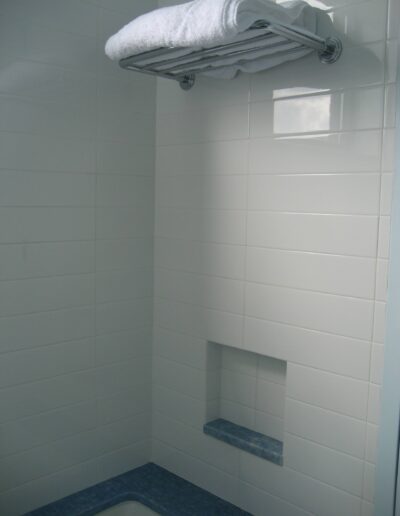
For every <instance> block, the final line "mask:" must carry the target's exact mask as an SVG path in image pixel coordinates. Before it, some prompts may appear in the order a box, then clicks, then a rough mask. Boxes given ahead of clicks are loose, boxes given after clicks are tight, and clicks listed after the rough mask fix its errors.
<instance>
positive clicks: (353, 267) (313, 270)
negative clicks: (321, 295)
mask: <svg viewBox="0 0 400 516" xmlns="http://www.w3.org/2000/svg"><path fill="white" fill-rule="evenodd" d="M246 269H247V271H246V279H247V280H249V281H252V282H260V283H266V284H269V285H279V286H282V287H292V288H299V289H305V290H315V291H319V292H326V293H329V294H339V295H345V296H354V297H362V298H367V299H372V298H373V295H374V281H375V280H374V278H375V261H374V260H372V259H369V258H357V257H350V256H334V255H329V254H320V253H309V252H307V253H305V252H296V251H282V250H279V249H266V248H260V247H248V248H247V257H246Z"/></svg>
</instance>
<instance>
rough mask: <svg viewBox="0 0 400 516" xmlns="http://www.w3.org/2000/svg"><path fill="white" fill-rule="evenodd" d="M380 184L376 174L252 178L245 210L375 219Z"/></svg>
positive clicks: (266, 175) (256, 176)
mask: <svg viewBox="0 0 400 516" xmlns="http://www.w3.org/2000/svg"><path fill="white" fill-rule="evenodd" d="M379 183H380V177H379V175H378V174H354V175H350V174H321V175H317V174H314V175H312V174H311V175H300V174H295V175H271V174H265V175H251V176H250V178H249V193H248V209H249V210H268V211H282V212H303V213H339V214H340V213H344V214H355V215H377V214H378V211H379V209H378V207H379ZM360 191H362V192H363V195H362V196H360V195H359V192H360Z"/></svg>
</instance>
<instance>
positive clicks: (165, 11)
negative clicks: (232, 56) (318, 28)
mask: <svg viewBox="0 0 400 516" xmlns="http://www.w3.org/2000/svg"><path fill="white" fill-rule="evenodd" d="M307 7H309V6H308V4H307V3H306V2H303V1H301V0H289V1H287V2H284V3H282V4H279V5H278V4H276V3H274V2H273V1H271V0H193V1H192V2H187V3H184V4H180V5H175V6H172V7H164V8H161V9H156V10H155V11H151V12H149V13H147V14H144V15H142V16H139V17H138V18H135V19H134V20H132V21H131V22H130V23H128V24H127V25H125V26H124V27H123V28H122V29H121V30H120V31H119V32H117V33H116V34H114V35H113V36H111V37H110V38H109V40H108V41H107V43H106V48H105V51H106V54H107V56H108V57H109V58H110V59H113V60H116V61H118V60H120V59H123V58H125V57H129V56H132V55H135V54H141V53H142V52H147V51H150V50H154V49H156V48H160V47H170V48H171V47H172V48H182V47H200V48H203V47H212V46H215V45H220V44H223V43H227V42H229V41H232V40H234V39H235V37H236V36H237V35H238V34H240V33H241V32H243V31H245V30H246V29H248V28H249V27H250V26H251V25H253V24H254V22H256V21H258V20H266V21H268V22H270V23H278V24H279V23H284V24H293V23H296V24H298V25H304V14H305V9H306V8H307Z"/></svg>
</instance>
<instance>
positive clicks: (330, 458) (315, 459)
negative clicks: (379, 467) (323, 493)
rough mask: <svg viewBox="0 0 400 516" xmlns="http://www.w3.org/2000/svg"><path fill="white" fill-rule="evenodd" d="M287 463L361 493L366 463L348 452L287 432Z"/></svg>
mask: <svg viewBox="0 0 400 516" xmlns="http://www.w3.org/2000/svg"><path fill="white" fill-rule="evenodd" d="M285 466H286V467H288V468H291V469H294V470H295V471H299V472H300V473H304V474H306V475H309V476H310V477H313V478H315V479H316V480H319V481H321V482H325V483H326V484H328V485H331V486H334V487H337V488H339V489H343V490H344V491H347V492H349V493H352V494H354V495H355V496H359V497H361V495H362V488H363V473H364V464H363V461H362V460H360V459H356V458H354V457H351V456H350V455H347V454H345V453H339V452H337V451H334V450H331V449H330V448H326V447H325V446H320V445H318V444H315V443H313V442H311V441H307V440H305V439H301V438H299V437H296V436H294V435H290V434H286V435H285Z"/></svg>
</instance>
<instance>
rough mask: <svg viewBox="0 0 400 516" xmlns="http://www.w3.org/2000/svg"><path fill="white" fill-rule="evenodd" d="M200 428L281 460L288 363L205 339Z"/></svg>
mask: <svg viewBox="0 0 400 516" xmlns="http://www.w3.org/2000/svg"><path fill="white" fill-rule="evenodd" d="M208 346H209V348H208V359H209V360H208V368H207V370H208V371H207V372H208V379H207V380H208V381H207V415H206V419H207V420H206V421H205V425H204V432H205V433H206V434H208V435H210V436H211V437H214V438H217V439H220V440H222V441H224V442H226V443H228V444H231V445H232V446H236V447H238V448H241V449H242V450H245V451H247V452H249V453H253V454H255V455H258V456H259V457H262V458H265V459H267V460H270V461H272V462H275V463H276V464H280V465H281V464H282V457H283V435H284V408H285V395H286V362H285V361H283V360H278V359H275V358H271V357H268V356H264V355H259V354H257V353H252V352H250V351H245V350H241V349H237V348H232V347H229V346H224V345H220V344H215V343H209V345H208Z"/></svg>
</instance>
